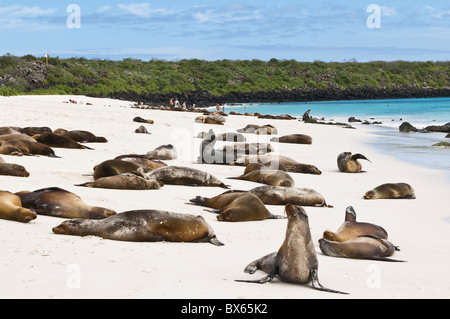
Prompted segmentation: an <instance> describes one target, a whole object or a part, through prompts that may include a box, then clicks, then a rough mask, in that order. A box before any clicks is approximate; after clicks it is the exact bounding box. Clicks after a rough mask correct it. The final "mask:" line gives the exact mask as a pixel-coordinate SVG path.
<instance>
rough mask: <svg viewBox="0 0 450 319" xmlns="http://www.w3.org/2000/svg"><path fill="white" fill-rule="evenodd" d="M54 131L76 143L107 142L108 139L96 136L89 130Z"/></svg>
mask: <svg viewBox="0 0 450 319" xmlns="http://www.w3.org/2000/svg"><path fill="white" fill-rule="evenodd" d="M54 133H56V134H59V135H62V136H65V137H68V138H70V139H72V140H74V141H76V142H78V143H107V142H108V140H107V139H106V138H104V137H103V136H96V135H95V134H93V133H91V132H89V131H83V130H71V131H67V130H65V129H56V130H55V131H54Z"/></svg>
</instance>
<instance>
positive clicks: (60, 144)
mask: <svg viewBox="0 0 450 319" xmlns="http://www.w3.org/2000/svg"><path fill="white" fill-rule="evenodd" d="M33 138H34V139H35V140H36V141H37V142H39V143H42V144H45V145H47V146H50V147H55V148H73V149H89V150H92V148H90V147H88V146H85V145H82V144H80V143H78V142H75V141H74V140H72V139H70V138H68V137H65V136H63V135H58V134H55V133H53V132H45V133H42V134H36V135H34V136H33Z"/></svg>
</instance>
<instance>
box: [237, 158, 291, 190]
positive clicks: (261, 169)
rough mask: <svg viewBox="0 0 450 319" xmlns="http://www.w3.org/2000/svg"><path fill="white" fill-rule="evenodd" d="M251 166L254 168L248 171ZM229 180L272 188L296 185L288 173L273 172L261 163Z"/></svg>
mask: <svg viewBox="0 0 450 319" xmlns="http://www.w3.org/2000/svg"><path fill="white" fill-rule="evenodd" d="M249 166H251V167H252V168H251V169H250V170H248V167H249ZM228 178H229V179H238V180H245V181H251V182H257V183H262V184H267V185H271V186H283V187H294V185H295V182H294V179H293V178H292V177H291V175H289V174H288V173H287V172H284V171H280V170H271V169H269V168H266V167H265V166H264V165H262V164H260V163H257V164H250V165H248V166H247V168H246V172H245V173H244V175H241V176H238V177H228Z"/></svg>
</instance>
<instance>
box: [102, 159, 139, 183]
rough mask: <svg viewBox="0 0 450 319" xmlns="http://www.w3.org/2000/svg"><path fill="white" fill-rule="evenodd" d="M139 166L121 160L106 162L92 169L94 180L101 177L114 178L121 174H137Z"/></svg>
mask: <svg viewBox="0 0 450 319" xmlns="http://www.w3.org/2000/svg"><path fill="white" fill-rule="evenodd" d="M138 168H139V166H138V165H136V164H134V163H132V162H128V161H122V160H117V159H113V160H106V161H104V162H101V163H100V164H98V165H96V166H95V167H94V179H99V178H102V177H108V176H114V175H119V174H123V173H133V172H135V173H138V170H137V169H138Z"/></svg>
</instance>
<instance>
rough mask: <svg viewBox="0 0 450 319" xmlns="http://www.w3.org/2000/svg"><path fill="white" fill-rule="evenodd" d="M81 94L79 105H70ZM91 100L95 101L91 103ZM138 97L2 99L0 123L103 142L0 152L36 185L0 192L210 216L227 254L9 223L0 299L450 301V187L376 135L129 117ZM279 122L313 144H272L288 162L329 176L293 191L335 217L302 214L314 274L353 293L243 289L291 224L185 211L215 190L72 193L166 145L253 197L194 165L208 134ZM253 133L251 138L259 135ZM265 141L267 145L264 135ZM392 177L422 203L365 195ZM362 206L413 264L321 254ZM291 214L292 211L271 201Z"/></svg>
mask: <svg viewBox="0 0 450 319" xmlns="http://www.w3.org/2000/svg"><path fill="white" fill-rule="evenodd" d="M69 99H74V100H76V101H77V102H78V103H77V104H71V103H63V102H67V101H68V100H69ZM88 102H89V103H91V104H93V105H87V104H86V103H88ZM132 105H133V102H128V101H119V100H111V99H99V98H90V97H85V96H19V97H0V112H1V118H0V126H20V127H25V126H48V127H50V128H51V129H53V130H55V129H57V128H65V129H69V130H70V129H79V130H88V131H91V132H93V133H94V134H96V135H98V136H104V137H106V138H107V139H108V141H109V142H108V143H94V144H87V145H89V146H90V147H92V148H94V150H73V149H55V151H56V154H57V155H58V156H60V157H61V158H48V157H44V156H31V157H30V156H23V157H18V156H7V155H2V156H1V157H2V158H3V159H4V160H5V161H6V162H8V163H16V164H21V165H23V166H25V167H26V168H27V170H28V171H29V172H30V174H31V175H30V177H28V178H22V177H9V176H0V180H1V187H0V189H1V190H7V191H10V192H17V191H22V190H30V191H32V190H36V189H39V188H44V187H52V186H57V187H60V188H64V189H67V190H69V191H72V192H74V193H76V194H77V195H79V196H80V197H81V198H82V199H83V200H84V201H85V202H86V203H88V204H89V205H97V206H103V207H107V208H110V209H113V210H115V211H117V212H124V211H127V210H133V209H161V210H166V211H171V212H178V213H184V214H195V215H201V216H203V217H204V218H205V219H206V221H207V222H208V223H209V224H210V225H211V227H212V228H213V229H214V231H215V233H216V235H217V237H218V239H219V240H220V241H222V242H223V243H224V244H225V245H224V246H221V247H218V246H214V245H211V244H208V243H168V242H157V243H135V242H120V241H112V240H105V239H101V238H99V237H94V236H88V237H77V236H66V235H57V234H54V233H53V232H52V228H53V227H55V226H57V225H59V224H60V223H61V222H62V221H63V220H64V219H61V218H55V217H48V216H38V218H37V219H35V220H33V221H31V222H30V223H28V224H22V223H19V222H13V221H7V220H0V254H1V256H2V258H1V260H0V282H1V283H2V284H1V285H0V298H108V299H115V298H149V299H156V298H158V299H159V298H164V299H172V298H181V299H185V298H186V299H190V298H194V299H203V298H210V299H222V298H225V299H304V298H343V299H348V298H363V299H372V298H374V299H379V298H388V299H391V298H392V299H393V298H447V297H448V296H449V295H450V276H448V266H449V260H450V259H449V258H450V255H449V254H450V232H449V226H450V224H449V222H450V220H449V213H448V212H449V209H448V194H449V190H450V188H449V185H448V183H447V181H446V180H444V179H443V178H442V177H441V176H442V173H441V172H439V171H436V170H430V169H427V168H423V167H419V166H415V165H411V164H408V163H404V162H400V161H398V160H396V159H394V158H393V157H391V156H389V154H381V153H380V152H379V151H377V150H374V149H373V148H370V147H369V146H367V145H365V144H364V142H365V141H367V140H368V139H371V138H373V136H372V135H371V133H370V129H368V128H365V127H364V126H357V129H355V130H352V129H345V128H341V127H338V126H325V125H314V124H304V123H302V122H299V121H297V120H287V121H286V120H267V119H257V118H255V117H248V116H229V117H227V120H226V125H224V126H219V125H200V124H194V118H195V117H197V116H198V114H196V113H181V112H167V111H159V110H143V109H136V108H132V107H131V106H132ZM136 116H140V117H142V118H145V119H152V120H154V124H153V125H150V124H144V125H145V126H146V128H147V129H148V131H149V132H150V133H151V134H137V133H135V132H134V130H135V129H136V128H138V127H139V126H140V125H141V123H136V122H133V121H132V120H133V118H134V117H136ZM268 123H270V124H272V125H274V126H275V127H277V128H278V130H279V136H282V135H286V134H292V133H301V134H308V135H310V136H311V137H312V138H313V144H312V145H295V144H292V145H291V144H277V145H275V144H274V146H275V147H276V149H277V151H278V152H279V153H280V154H283V155H286V156H289V157H292V158H294V159H296V160H297V161H299V162H302V163H307V164H313V165H315V166H317V167H318V168H319V169H321V170H322V172H323V173H322V175H307V174H294V173H292V174H291V175H292V177H293V178H294V180H295V183H296V186H297V187H307V188H312V189H315V190H316V191H318V192H319V193H321V194H322V195H323V196H324V197H325V199H326V201H327V203H328V204H330V205H333V208H327V207H322V208H317V207H305V210H306V211H307V213H308V216H309V222H310V228H311V233H312V237H313V240H314V242H315V247H316V251H317V255H318V261H319V279H320V281H321V283H322V284H323V285H324V286H326V287H329V288H332V289H336V290H341V291H345V292H348V293H349V295H338V294H332V293H326V292H320V291H317V290H313V289H311V287H310V286H309V285H295V284H289V283H283V282H281V281H279V280H275V281H274V282H272V283H268V284H265V285H257V284H248V283H239V282H235V279H258V278H261V277H263V276H265V274H264V273H263V272H261V271H258V272H256V273H255V274H254V275H248V274H245V273H244V272H243V270H244V268H245V266H246V265H247V264H248V263H249V262H251V261H253V260H254V259H257V258H259V257H262V256H263V255H266V254H268V253H271V252H274V251H276V250H278V248H279V247H280V246H281V244H282V242H283V240H284V236H285V231H286V223H287V221H286V220H264V221H255V222H240V223H227V222H219V221H218V220H217V219H216V215H215V214H213V213H210V212H207V211H204V208H203V207H200V206H194V205H188V204H186V203H188V202H189V199H191V198H194V197H195V196H197V195H201V196H207V197H211V196H215V195H218V194H221V193H222V192H223V191H224V190H223V189H221V188H217V187H189V186H173V185H165V186H164V187H162V188H161V189H159V190H146V191H132V190H107V189H92V188H84V187H77V186H75V184H80V183H83V182H87V181H91V180H92V177H90V176H86V174H90V173H92V169H93V167H94V165H96V164H99V163H100V162H102V161H104V160H107V159H111V158H114V157H115V156H118V155H122V154H129V153H137V154H145V153H146V152H148V151H150V150H153V149H154V148H156V147H158V146H160V145H163V144H173V145H174V146H175V147H176V148H177V150H178V158H177V159H176V160H171V161H165V162H166V163H167V164H168V165H179V166H188V167H194V168H198V169H201V170H204V171H207V172H210V173H211V174H213V175H214V176H216V177H218V178H219V179H221V180H223V181H225V182H226V183H227V184H229V185H231V187H232V188H233V189H242V190H248V189H251V188H254V187H256V186H260V184H257V183H253V182H248V181H239V180H230V179H227V177H231V176H238V175H241V174H242V172H243V169H244V168H243V167H238V166H223V165H208V164H197V163H195V160H196V158H197V156H198V143H200V140H199V139H196V138H194V136H196V135H197V133H198V132H200V131H206V130H208V129H209V128H214V130H216V132H224V131H235V130H236V129H238V128H242V127H244V126H245V125H247V124H260V125H263V124H268ZM248 137H252V138H256V136H250V135H248ZM259 141H262V142H265V141H268V140H267V137H263V136H262V137H260V138H259ZM343 151H351V152H353V153H362V154H364V155H365V156H366V157H368V158H369V159H370V160H371V161H372V163H369V162H366V161H362V163H363V168H364V169H365V170H366V171H367V172H366V173H361V174H345V173H341V172H339V171H338V168H337V164H336V158H337V156H338V154H340V153H341V152H343ZM387 182H406V183H409V184H410V185H412V186H413V187H414V188H415V190H416V194H417V198H416V199H415V200H374V201H368V200H364V199H363V197H362V196H363V194H364V193H365V192H366V191H368V190H370V189H372V188H374V187H376V186H378V185H380V184H383V183H387ZM350 205H351V206H353V207H354V209H355V210H356V212H357V214H358V220H359V221H365V222H371V223H375V224H378V225H380V226H382V227H384V228H385V229H386V230H387V231H388V233H389V239H390V241H392V242H393V243H394V244H395V245H397V246H399V247H400V249H401V251H399V252H396V253H395V255H394V256H393V258H396V259H400V260H404V261H407V262H404V263H391V262H380V261H372V260H354V259H344V258H333V257H328V256H325V255H324V254H322V253H321V252H320V249H319V246H318V240H319V238H321V236H322V233H323V231H325V230H333V231H335V230H337V229H338V228H339V226H340V225H341V224H342V222H343V221H344V214H345V209H346V207H347V206H350ZM267 207H268V209H269V210H270V211H271V212H272V213H273V214H283V211H284V207H283V206H271V205H268V206H267Z"/></svg>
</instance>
